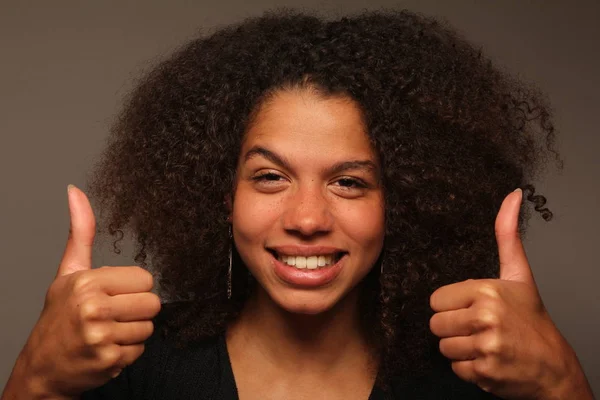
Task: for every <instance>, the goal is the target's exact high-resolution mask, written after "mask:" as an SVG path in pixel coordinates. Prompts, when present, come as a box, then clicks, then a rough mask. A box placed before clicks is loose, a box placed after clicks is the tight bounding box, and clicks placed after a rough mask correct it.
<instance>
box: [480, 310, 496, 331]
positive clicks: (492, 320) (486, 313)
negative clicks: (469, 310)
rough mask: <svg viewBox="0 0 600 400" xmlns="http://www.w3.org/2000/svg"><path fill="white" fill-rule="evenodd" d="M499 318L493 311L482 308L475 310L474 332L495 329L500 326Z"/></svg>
mask: <svg viewBox="0 0 600 400" xmlns="http://www.w3.org/2000/svg"><path fill="white" fill-rule="evenodd" d="M500 321H501V320H500V316H499V315H498V313H497V312H495V311H494V310H492V309H490V308H487V307H482V308H480V309H479V310H477V314H476V317H475V320H474V325H475V326H474V328H475V330H481V329H495V328H498V327H499V326H500Z"/></svg>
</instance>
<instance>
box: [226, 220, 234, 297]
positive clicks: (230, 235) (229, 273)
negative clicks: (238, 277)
mask: <svg viewBox="0 0 600 400" xmlns="http://www.w3.org/2000/svg"><path fill="white" fill-rule="evenodd" d="M232 250H233V234H232V233H231V225H229V271H228V272H227V299H228V300H231V266H232V260H231V252H232Z"/></svg>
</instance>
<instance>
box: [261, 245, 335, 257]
mask: <svg viewBox="0 0 600 400" xmlns="http://www.w3.org/2000/svg"><path fill="white" fill-rule="evenodd" d="M267 249H268V250H272V251H274V252H276V253H277V254H284V255H286V256H305V257H306V256H314V255H325V254H337V253H345V252H346V251H345V250H342V249H340V248H337V247H331V246H298V245H286V246H270V247H267Z"/></svg>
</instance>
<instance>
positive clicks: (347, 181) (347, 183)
mask: <svg viewBox="0 0 600 400" xmlns="http://www.w3.org/2000/svg"><path fill="white" fill-rule="evenodd" d="M334 183H337V184H338V185H339V186H340V187H342V188H345V189H354V188H357V189H363V188H366V187H367V185H366V184H365V183H364V182H363V181H361V180H359V179H354V178H341V179H338V180H337V181H335V182H334Z"/></svg>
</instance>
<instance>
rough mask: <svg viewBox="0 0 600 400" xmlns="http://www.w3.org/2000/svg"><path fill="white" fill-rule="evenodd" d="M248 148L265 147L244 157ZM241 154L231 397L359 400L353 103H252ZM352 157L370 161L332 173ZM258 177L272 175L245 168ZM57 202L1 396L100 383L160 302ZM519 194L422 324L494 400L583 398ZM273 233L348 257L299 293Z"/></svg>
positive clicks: (367, 229)
mask: <svg viewBox="0 0 600 400" xmlns="http://www.w3.org/2000/svg"><path fill="white" fill-rule="evenodd" d="M257 147H261V148H263V149H268V150H269V151H270V152H271V153H265V152H264V151H262V152H253V155H252V156H251V157H246V154H248V152H249V151H251V150H253V149H256V148H257ZM324 149H325V150H324ZM241 154H242V156H241V157H240V160H239V165H238V171H237V172H238V173H237V183H236V190H235V193H234V201H233V204H232V214H231V221H232V225H233V233H234V240H235V243H236V247H237V250H238V252H239V253H240V256H241V257H242V259H243V260H244V262H245V263H246V265H247V266H248V268H249V269H250V271H251V272H252V274H253V275H254V276H255V277H256V279H257V281H258V283H259V285H258V286H257V290H256V291H255V292H254V295H253V296H252V297H251V298H250V299H249V301H248V302H247V303H246V305H245V308H244V310H243V311H242V313H241V315H240V317H239V319H238V320H236V321H235V322H234V323H233V324H231V326H230V327H229V328H228V329H227V332H226V342H227V348H228V351H229V354H230V358H231V363H232V368H233V371H234V375H235V379H236V385H237V387H238V393H239V396H240V399H241V400H251V399H253V398H260V399H269V398H272V399H276V398H287V399H306V398H323V397H326V398H328V399H347V398H365V399H366V398H367V397H368V395H369V393H370V391H371V388H372V386H373V383H374V381H375V377H376V370H377V359H376V357H375V356H374V355H373V354H371V352H370V349H369V348H368V346H367V344H366V343H365V341H364V338H363V337H362V336H361V333H360V329H359V323H358V318H357V309H358V308H357V299H358V294H359V291H360V286H361V285H360V282H361V280H362V279H363V278H364V276H365V275H366V274H367V273H368V272H369V270H370V269H371V268H372V267H373V265H374V263H375V262H376V260H377V257H378V256H379V253H380V252H381V249H382V245H383V232H384V197H383V193H382V189H381V187H380V185H379V166H378V162H377V159H376V156H375V154H374V152H373V151H372V148H371V146H370V143H369V140H368V137H367V135H366V134H365V131H364V128H363V123H362V120H361V114H360V111H359V108H358V107H357V105H356V104H355V103H353V102H352V101H350V100H348V99H344V98H339V97H337V98H336V97H329V98H323V97H320V96H318V95H316V94H315V93H314V92H310V91H302V92H298V91H291V92H290V91H288V92H281V93H278V94H276V95H275V96H274V97H273V98H272V99H271V100H270V101H269V102H268V103H267V104H266V105H265V106H264V107H263V108H262V109H261V110H260V112H259V113H258V115H257V118H256V121H255V123H254V124H253V125H252V127H251V128H250V130H249V132H248V133H247V135H246V137H245V140H244V142H243V146H242V153H241ZM265 154H277V155H278V156H279V158H283V159H285V160H287V161H288V162H287V164H288V165H286V166H283V165H280V163H277V162H274V161H273V157H268V156H265ZM355 160H361V161H369V162H371V163H372V164H373V165H374V166H375V168H353V169H346V170H338V171H336V172H335V173H334V172H332V171H331V170H330V168H331V166H332V165H334V164H337V163H339V162H343V161H355ZM265 173H269V174H270V175H268V179H265V178H261V179H260V180H259V179H254V178H256V177H257V176H260V175H264V174H265ZM352 179H354V180H360V181H362V182H364V187H358V186H357V185H356V182H353V181H352ZM68 198H69V210H70V215H71V229H70V234H69V238H68V240H67V246H66V249H65V253H64V256H63V259H62V261H61V263H60V265H59V268H58V271H57V274H56V277H55V279H54V281H53V282H52V284H51V285H50V288H49V289H48V293H47V295H46V302H45V304H44V308H43V310H42V313H41V315H40V318H39V320H38V322H37V323H36V325H35V326H34V328H33V330H32V333H31V335H30V337H29V338H28V340H27V343H26V345H25V346H24V348H23V350H22V351H21V353H20V355H19V357H18V359H17V361H16V364H15V367H14V369H13V371H12V374H11V376H10V378H9V380H8V382H7V385H6V387H5V390H4V393H3V394H2V397H1V399H2V400H7V399H38V398H54V399H71V398H77V395H78V394H80V393H82V392H83V391H85V390H88V389H91V388H94V387H97V386H100V385H102V384H104V383H105V382H107V381H108V380H109V379H111V377H114V376H116V375H118V374H119V373H120V371H121V370H122V368H124V367H126V366H127V365H130V364H131V363H133V361H135V359H137V358H138V357H139V356H140V355H141V354H142V352H143V351H144V344H143V342H144V340H146V339H147V338H148V337H149V336H150V335H151V334H152V331H153V324H152V321H151V320H152V318H153V317H154V316H156V314H157V313H158V312H159V310H160V301H159V298H158V297H157V296H156V295H155V294H153V293H151V292H150V291H151V289H152V276H151V275H150V274H149V273H148V272H147V271H144V270H142V269H140V268H138V267H131V266H130V267H111V268H107V267H103V268H98V269H94V270H92V269H91V255H92V245H93V241H94V234H95V218H94V214H93V211H92V208H91V206H90V203H89V201H88V199H87V197H86V196H85V194H84V193H83V192H81V191H80V190H79V189H77V188H75V187H71V188H70V189H69V195H68ZM521 199H522V193H521V192H520V191H519V190H518V191H515V192H513V193H511V194H509V195H508V196H507V197H506V199H505V200H504V202H503V204H502V206H501V208H500V210H499V213H498V216H497V219H496V224H495V230H496V238H497V244H498V250H499V255H500V266H501V270H500V277H499V279H481V280H467V281H464V282H458V283H455V284H451V285H447V286H444V287H442V288H440V289H438V290H436V291H435V292H434V293H433V294H432V295H431V298H430V303H431V307H432V309H433V310H434V311H435V312H436V313H435V315H434V316H433V317H432V318H431V321H430V328H431V331H432V332H433V333H434V334H435V335H437V336H439V337H440V338H441V340H440V351H441V353H442V354H444V355H445V356H446V357H448V358H449V359H450V360H451V361H452V369H453V370H454V372H455V373H456V374H457V375H458V376H459V377H460V378H462V379H464V380H466V381H470V382H473V383H475V384H477V385H478V386H479V387H481V388H482V389H483V390H486V391H489V392H492V393H494V394H496V395H498V396H499V397H501V398H505V399H583V400H585V399H593V394H592V392H591V388H590V386H589V383H588V382H587V380H586V378H585V376H584V374H583V370H582V368H581V365H580V364H579V362H578V360H577V357H576V355H575V353H574V351H573V349H572V348H571V347H570V346H569V344H568V343H567V341H566V340H565V339H564V337H563V336H562V335H561V334H560V332H559V331H558V329H557V328H556V326H555V325H554V323H553V322H552V320H551V318H550V316H549V314H548V312H547V311H546V309H545V307H544V306H543V303H542V300H541V297H540V295H539V291H538V289H537V287H536V284H535V281H534V279H533V274H532V272H531V268H530V266H529V263H528V261H527V257H526V254H525V251H524V248H523V245H522V243H521V240H520V238H519V235H518V230H517V226H518V224H517V221H518V215H519V209H520V204H521ZM282 244H312V245H315V244H319V245H330V246H335V247H338V248H341V249H343V250H344V251H346V252H347V253H348V254H347V256H346V260H345V264H344V268H343V270H342V272H341V273H340V274H339V275H338V276H337V277H336V279H334V280H333V281H332V282H330V283H329V284H327V285H324V286H323V287H317V288H310V289H307V288H299V287H294V286H292V285H290V284H288V283H286V282H284V281H282V280H281V279H279V278H278V277H277V276H276V275H275V274H274V273H273V268H272V258H271V254H270V253H269V252H268V251H267V250H266V247H269V246H275V245H282ZM268 396H270V397H268Z"/></svg>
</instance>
